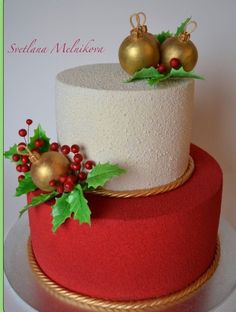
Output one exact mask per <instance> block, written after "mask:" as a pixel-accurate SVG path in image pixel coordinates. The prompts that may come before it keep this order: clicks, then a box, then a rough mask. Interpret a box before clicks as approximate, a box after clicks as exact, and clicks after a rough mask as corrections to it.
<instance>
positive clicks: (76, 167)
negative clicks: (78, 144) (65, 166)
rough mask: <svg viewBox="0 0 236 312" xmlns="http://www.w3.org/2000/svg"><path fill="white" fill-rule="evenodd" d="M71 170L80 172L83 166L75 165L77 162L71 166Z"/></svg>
mask: <svg viewBox="0 0 236 312" xmlns="http://www.w3.org/2000/svg"><path fill="white" fill-rule="evenodd" d="M70 168H71V169H72V170H74V171H77V170H80V168H81V164H80V163H75V162H72V163H71V164H70Z"/></svg>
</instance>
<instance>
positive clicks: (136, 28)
mask: <svg viewBox="0 0 236 312" xmlns="http://www.w3.org/2000/svg"><path fill="white" fill-rule="evenodd" d="M145 23H146V15H145V14H144V13H143V12H138V13H134V14H132V15H131V16H130V24H131V26H132V29H131V31H130V35H129V36H128V37H126V38H125V39H124V40H123V42H122V43H121V45H120V48H119V61H120V65H121V67H122V68H123V69H124V70H125V71H126V72H127V73H128V74H130V75H132V74H134V73H135V72H136V71H138V70H140V69H142V68H145V67H146V68H148V67H151V66H153V67H157V65H158V62H159V60H160V52H159V42H158V40H157V39H156V38H155V37H154V36H153V35H152V34H150V33H149V32H148V31H147V26H146V25H145Z"/></svg>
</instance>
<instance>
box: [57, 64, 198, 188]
mask: <svg viewBox="0 0 236 312" xmlns="http://www.w3.org/2000/svg"><path fill="white" fill-rule="evenodd" d="M127 78H128V75H127V74H126V73H125V72H124V71H123V70H122V69H121V68H120V65H119V64H97V65H86V66H80V67H76V68H72V69H68V70H65V71H63V72H61V73H59V74H58V75H57V78H56V118H57V134H58V141H59V142H60V144H68V145H71V144H79V145H80V146H81V147H82V148H83V152H84V153H85V155H86V157H87V159H92V160H94V161H96V162H97V163H98V162H101V163H105V162H111V163H118V164H119V165H120V166H121V167H123V168H126V169H127V173H126V174H123V175H122V176H120V177H116V178H114V179H113V180H112V181H111V182H109V183H108V184H107V185H106V188H109V189H112V190H134V189H144V188H151V187H155V186H159V185H163V184H166V183H169V182H171V181H174V180H175V179H177V178H178V177H179V176H181V175H182V174H183V173H184V171H185V170H186V168H187V165H188V157H189V146H190V140H191V129H192V111H193V92H194V82H193V80H191V79H182V80H171V81H168V82H165V83H162V84H160V85H158V86H155V87H150V86H148V85H147V83H146V82H145V81H138V82H132V83H125V82H124V81H125V80H126V79H127Z"/></svg>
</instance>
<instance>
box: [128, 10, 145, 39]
mask: <svg viewBox="0 0 236 312" xmlns="http://www.w3.org/2000/svg"><path fill="white" fill-rule="evenodd" d="M141 16H142V17H143V22H142V24H141ZM134 17H135V19H136V25H135V24H134V22H133V19H134ZM146 20H147V18H146V15H145V14H144V13H143V12H138V13H134V14H132V15H130V24H131V26H132V27H133V28H132V29H131V31H130V34H131V36H134V37H136V38H138V37H140V36H142V35H143V34H144V33H147V25H145V23H146Z"/></svg>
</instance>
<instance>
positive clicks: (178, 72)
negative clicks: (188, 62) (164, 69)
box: [170, 67, 204, 80]
mask: <svg viewBox="0 0 236 312" xmlns="http://www.w3.org/2000/svg"><path fill="white" fill-rule="evenodd" d="M170 77H173V78H193V79H201V80H204V77H202V76H199V75H197V74H195V72H194V71H189V72H187V71H185V70H184V69H183V67H180V68H179V69H174V68H172V69H171V72H170Z"/></svg>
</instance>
